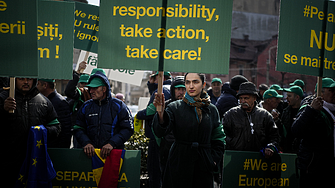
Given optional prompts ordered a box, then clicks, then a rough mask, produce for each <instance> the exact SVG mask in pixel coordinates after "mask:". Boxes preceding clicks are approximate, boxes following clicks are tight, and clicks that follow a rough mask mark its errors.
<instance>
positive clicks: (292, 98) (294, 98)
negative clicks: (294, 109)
mask: <svg viewBox="0 0 335 188" xmlns="http://www.w3.org/2000/svg"><path fill="white" fill-rule="evenodd" d="M286 100H287V102H288V105H290V106H295V105H296V104H297V103H298V102H299V96H298V95H295V94H294V93H292V92H287V97H286Z"/></svg>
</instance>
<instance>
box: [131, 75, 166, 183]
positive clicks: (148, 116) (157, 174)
mask: <svg viewBox="0 0 335 188" xmlns="http://www.w3.org/2000/svg"><path fill="white" fill-rule="evenodd" d="M157 75H158V71H157V72H156V74H154V75H151V78H153V77H154V80H156V81H158V79H157ZM156 81H154V82H156ZM171 82H172V80H171V73H170V72H166V71H164V79H163V93H164V96H165V99H166V100H168V99H170V98H171V92H170V87H171ZM153 84H155V83H153ZM156 85H157V83H156ZM148 89H149V92H150V90H151V89H154V87H149V85H148ZM156 92H157V89H156V90H154V91H153V93H152V95H151V97H150V100H149V102H148V106H147V108H146V109H143V110H140V111H138V112H137V115H136V116H137V118H138V119H141V120H145V126H144V127H145V136H146V137H148V138H149V139H150V140H149V145H148V158H147V164H148V168H147V169H148V175H149V187H161V181H162V180H161V179H162V178H161V177H162V176H161V168H160V162H159V145H158V144H157V142H156V137H155V136H154V134H153V133H152V119H153V117H154V115H155V113H156V107H155V106H154V104H153V101H154V99H155V93H156Z"/></svg>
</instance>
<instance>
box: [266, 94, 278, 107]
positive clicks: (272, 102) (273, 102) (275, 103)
mask: <svg viewBox="0 0 335 188" xmlns="http://www.w3.org/2000/svg"><path fill="white" fill-rule="evenodd" d="M266 100H268V103H269V106H270V107H271V108H272V109H276V108H277V107H278V105H279V103H280V98H277V97H271V98H269V99H266Z"/></svg>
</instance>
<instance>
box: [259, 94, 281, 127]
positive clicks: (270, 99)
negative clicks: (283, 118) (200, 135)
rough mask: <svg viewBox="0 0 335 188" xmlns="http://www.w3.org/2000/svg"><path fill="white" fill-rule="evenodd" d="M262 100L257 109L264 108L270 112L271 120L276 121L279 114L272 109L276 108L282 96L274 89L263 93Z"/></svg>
mask: <svg viewBox="0 0 335 188" xmlns="http://www.w3.org/2000/svg"><path fill="white" fill-rule="evenodd" d="M263 98H264V101H262V102H260V103H259V107H261V108H264V109H265V110H267V111H268V112H270V113H271V114H272V116H273V120H275V121H277V120H278V118H279V114H278V112H276V110H274V109H276V108H277V107H278V105H279V103H280V99H281V98H283V95H279V94H278V93H277V91H276V90H274V89H268V90H266V91H265V92H264V94H263Z"/></svg>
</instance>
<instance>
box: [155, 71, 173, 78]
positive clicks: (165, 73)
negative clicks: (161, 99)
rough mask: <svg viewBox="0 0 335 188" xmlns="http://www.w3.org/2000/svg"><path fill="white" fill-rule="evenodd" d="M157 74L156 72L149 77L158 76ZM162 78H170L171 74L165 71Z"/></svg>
mask: <svg viewBox="0 0 335 188" xmlns="http://www.w3.org/2000/svg"><path fill="white" fill-rule="evenodd" d="M158 72H159V71H157V72H156V74H154V75H152V76H151V77H154V76H157V75H158ZM164 76H169V77H171V73H170V72H167V71H164Z"/></svg>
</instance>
